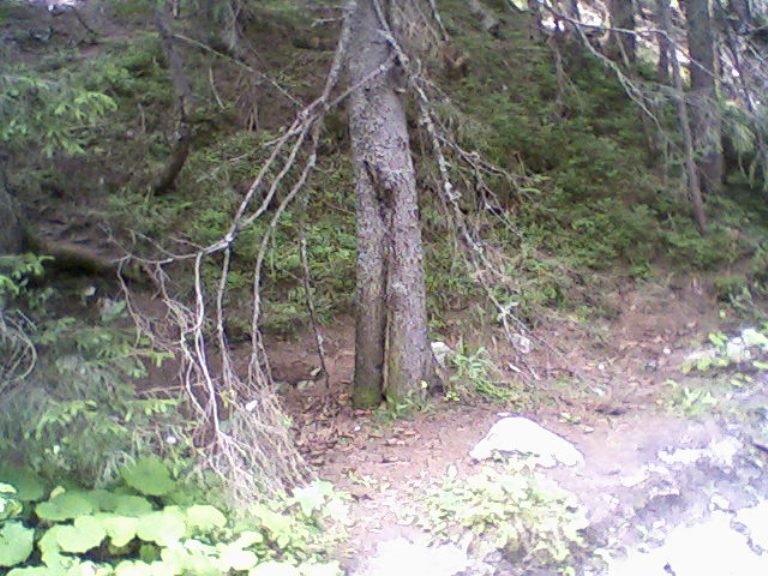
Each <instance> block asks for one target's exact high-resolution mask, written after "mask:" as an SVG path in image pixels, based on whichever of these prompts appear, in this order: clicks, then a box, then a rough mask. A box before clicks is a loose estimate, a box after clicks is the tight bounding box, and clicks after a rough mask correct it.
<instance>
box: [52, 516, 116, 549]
mask: <svg viewBox="0 0 768 576" xmlns="http://www.w3.org/2000/svg"><path fill="white" fill-rule="evenodd" d="M56 536H57V538H56V539H57V540H58V542H59V546H60V547H61V550H62V551H63V552H70V553H72V554H83V553H84V552H88V550H91V549H92V548H96V547H97V546H99V545H100V544H101V542H102V541H103V540H104V538H106V537H107V532H106V530H104V527H103V526H102V525H101V522H99V520H98V519H96V518H94V517H93V516H81V517H79V518H75V523H74V526H62V530H60V531H59V532H58V533H57V535H56Z"/></svg>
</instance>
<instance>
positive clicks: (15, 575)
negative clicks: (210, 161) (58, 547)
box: [8, 566, 54, 576]
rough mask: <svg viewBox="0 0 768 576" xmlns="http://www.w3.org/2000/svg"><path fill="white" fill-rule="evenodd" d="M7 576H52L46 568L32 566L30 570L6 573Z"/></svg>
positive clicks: (16, 570) (20, 569) (15, 570)
mask: <svg viewBox="0 0 768 576" xmlns="http://www.w3.org/2000/svg"><path fill="white" fill-rule="evenodd" d="M8 576H54V574H53V572H51V570H50V568H48V567H47V566H34V567H32V568H14V569H13V570H11V571H10V572H8Z"/></svg>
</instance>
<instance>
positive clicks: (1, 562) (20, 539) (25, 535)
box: [0, 522, 35, 567]
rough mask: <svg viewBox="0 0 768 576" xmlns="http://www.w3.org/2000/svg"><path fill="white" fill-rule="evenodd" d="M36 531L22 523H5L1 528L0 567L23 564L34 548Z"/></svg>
mask: <svg viewBox="0 0 768 576" xmlns="http://www.w3.org/2000/svg"><path fill="white" fill-rule="evenodd" d="M34 538H35V531H34V530H32V528H27V527H26V526H24V524H22V523H21V522H5V523H4V524H3V525H2V527H0V566H5V567H10V566H16V565H17V564H21V563H22V562H24V561H26V559H27V558H29V555H30V554H32V549H33V547H34Z"/></svg>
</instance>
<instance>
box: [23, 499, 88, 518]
mask: <svg viewBox="0 0 768 576" xmlns="http://www.w3.org/2000/svg"><path fill="white" fill-rule="evenodd" d="M93 508H94V506H93V503H92V502H91V501H90V499H89V498H88V497H87V496H86V495H84V494H83V493H81V492H62V493H60V494H57V495H56V496H54V497H53V498H51V499H50V500H48V501H47V502H41V503H40V504H38V505H37V506H36V507H35V514H37V516H38V518H40V519H41V520H47V521H49V522H62V521H64V520H71V519H73V518H77V517H78V516H85V515H87V514H90V513H91V512H93Z"/></svg>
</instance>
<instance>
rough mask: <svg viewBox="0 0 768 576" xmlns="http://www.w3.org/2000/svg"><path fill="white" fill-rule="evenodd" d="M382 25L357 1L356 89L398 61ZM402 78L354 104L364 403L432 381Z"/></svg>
mask: <svg viewBox="0 0 768 576" xmlns="http://www.w3.org/2000/svg"><path fill="white" fill-rule="evenodd" d="M382 5H383V6H385V9H386V2H382ZM380 28H381V26H380V25H379V20H378V17H377V15H376V10H375V8H374V5H373V0H358V2H357V6H356V8H355V13H354V15H353V20H352V28H351V34H352V36H351V41H350V49H349V53H350V58H349V62H348V70H349V82H350V84H351V85H352V86H355V85H357V84H358V83H360V82H363V81H364V80H365V79H366V78H368V77H369V75H370V74H371V73H373V72H374V71H375V70H377V69H378V68H379V67H382V66H385V65H386V63H387V62H388V60H389V59H390V57H391V49H390V46H389V45H388V43H387V41H386V39H385V38H384V36H383V35H382V34H381V33H380V31H379V30H380ZM397 72H398V70H397V69H396V68H395V69H392V70H390V71H389V72H387V73H384V74H379V75H377V76H376V77H375V78H374V79H372V80H369V81H368V82H367V83H366V84H365V85H364V87H363V88H358V89H357V90H355V91H354V92H353V93H352V95H351V96H350V100H349V114H350V120H349V121H350V135H351V140H352V155H353V160H354V166H355V178H356V189H355V193H356V212H357V243H358V244H357V249H358V256H357V326H356V333H355V377H354V384H353V402H354V404H355V405H356V406H359V407H372V406H376V405H378V404H379V402H381V400H382V398H386V400H387V401H388V402H390V403H393V404H398V403H400V402H402V401H403V400H405V399H407V398H409V397H411V396H417V397H418V396H420V395H421V394H423V391H424V386H423V385H422V383H423V382H430V381H431V380H432V379H433V378H434V366H433V358H432V352H431V348H430V345H429V338H428V333H427V310H426V290H425V286H424V266H423V251H422V243H421V226H420V223H419V214H418V203H417V193H416V181H415V175H414V169H413V163H412V160H411V152H410V144H409V140H408V127H407V124H406V116H405V108H404V103H403V101H402V100H401V95H400V93H402V92H403V90H402V87H400V86H398V85H397V76H398V74H397Z"/></svg>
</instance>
